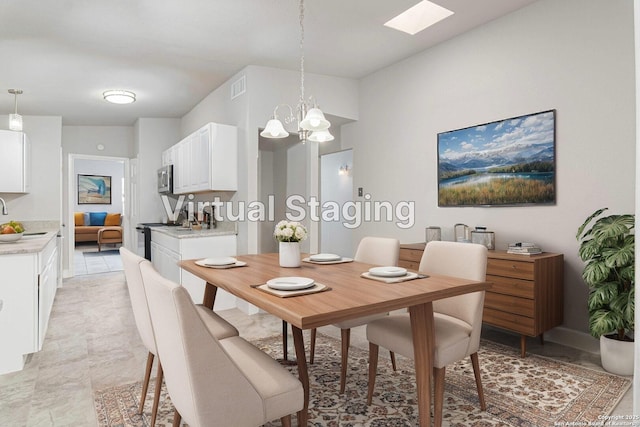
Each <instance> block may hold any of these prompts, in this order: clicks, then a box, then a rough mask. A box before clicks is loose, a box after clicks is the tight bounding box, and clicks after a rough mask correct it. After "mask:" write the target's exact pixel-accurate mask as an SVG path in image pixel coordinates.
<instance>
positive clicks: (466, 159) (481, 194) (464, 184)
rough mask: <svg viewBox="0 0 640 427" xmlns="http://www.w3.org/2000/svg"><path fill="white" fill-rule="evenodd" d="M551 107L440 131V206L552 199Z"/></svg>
mask: <svg viewBox="0 0 640 427" xmlns="http://www.w3.org/2000/svg"><path fill="white" fill-rule="evenodd" d="M555 117H556V112H555V110H549V111H542V112H539V113H533V114H528V115H525V116H519V117H513V118H510V119H504V120H500V121H496V122H491V123H486V124H483V125H477V126H472V127H468V128H464V129H458V130H452V131H448V132H442V133H439V134H438V206H440V207H454V206H457V207H460V206H519V205H531V204H554V203H555V201H556V179H555V176H556V170H555V169H556V161H555V160H556V156H555V145H556V137H555V134H556V132H555V128H556V126H555V122H556V119H555Z"/></svg>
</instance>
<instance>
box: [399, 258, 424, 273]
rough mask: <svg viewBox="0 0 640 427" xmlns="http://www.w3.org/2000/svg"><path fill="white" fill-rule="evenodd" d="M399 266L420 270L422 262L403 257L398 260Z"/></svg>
mask: <svg viewBox="0 0 640 427" xmlns="http://www.w3.org/2000/svg"><path fill="white" fill-rule="evenodd" d="M398 267H402V268H406V269H407V270H413V271H418V269H419V268H420V263H419V262H415V261H406V260H403V259H399V260H398Z"/></svg>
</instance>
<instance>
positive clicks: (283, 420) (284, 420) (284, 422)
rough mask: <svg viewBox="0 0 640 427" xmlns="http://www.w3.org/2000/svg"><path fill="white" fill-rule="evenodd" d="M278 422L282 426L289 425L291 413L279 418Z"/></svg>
mask: <svg viewBox="0 0 640 427" xmlns="http://www.w3.org/2000/svg"><path fill="white" fill-rule="evenodd" d="M280 423H281V424H282V427H291V415H287V416H285V417H282V418H280Z"/></svg>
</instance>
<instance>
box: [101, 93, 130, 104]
mask: <svg viewBox="0 0 640 427" xmlns="http://www.w3.org/2000/svg"><path fill="white" fill-rule="evenodd" d="M102 96H103V97H104V100H105V101H108V102H111V103H112V104H131V103H132V102H135V100H136V94H135V93H133V92H129V91H128V90H108V91H106V92H103V93H102Z"/></svg>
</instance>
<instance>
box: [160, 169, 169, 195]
mask: <svg viewBox="0 0 640 427" xmlns="http://www.w3.org/2000/svg"><path fill="white" fill-rule="evenodd" d="M158 193H163V194H167V193H169V194H172V193H173V165H168V166H163V167H161V168H160V169H158Z"/></svg>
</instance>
